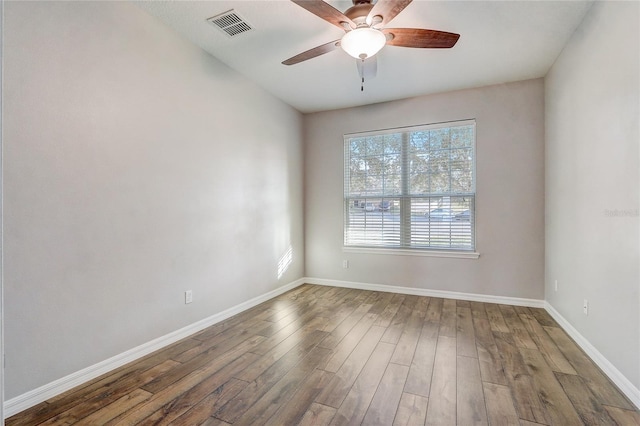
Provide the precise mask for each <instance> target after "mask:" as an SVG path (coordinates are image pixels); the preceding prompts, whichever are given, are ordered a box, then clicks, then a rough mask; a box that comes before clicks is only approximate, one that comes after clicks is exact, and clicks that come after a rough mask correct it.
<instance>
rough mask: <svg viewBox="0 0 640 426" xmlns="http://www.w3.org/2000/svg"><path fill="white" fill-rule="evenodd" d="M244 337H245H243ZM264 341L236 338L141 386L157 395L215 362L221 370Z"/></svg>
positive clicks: (260, 337)
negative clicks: (236, 339)
mask: <svg viewBox="0 0 640 426" xmlns="http://www.w3.org/2000/svg"><path fill="white" fill-rule="evenodd" d="M242 337H245V336H244V335H243V336H242ZM264 339H265V338H264V337H263V336H251V337H249V338H246V337H245V340H241V338H238V341H237V342H236V341H235V338H234V341H233V342H226V343H225V344H223V345H222V346H220V347H213V348H211V349H209V350H208V351H206V352H203V353H201V354H199V355H198V356H196V357H195V358H193V359H191V360H189V361H188V362H185V363H183V364H180V365H177V366H176V367H174V368H172V369H171V370H169V371H167V372H166V373H164V374H162V375H160V376H158V377H156V378H155V379H153V380H152V381H150V382H149V383H146V384H144V385H143V386H141V388H142V389H144V390H146V391H147V392H151V393H153V394H155V393H157V392H159V391H161V390H163V389H166V388H167V387H168V386H169V385H171V384H172V383H175V382H177V381H179V380H181V379H182V378H184V377H186V376H188V375H189V374H191V373H193V372H194V371H197V370H200V369H203V368H210V367H211V363H212V362H213V361H215V365H216V366H217V368H218V369H220V368H222V367H223V366H224V365H226V364H228V363H229V362H231V361H233V360H235V359H236V358H238V357H239V356H241V355H242V354H244V353H247V352H248V351H249V350H251V349H252V348H254V347H255V345H257V344H259V343H260V342H262V341H263V340H264ZM233 343H235V344H233Z"/></svg>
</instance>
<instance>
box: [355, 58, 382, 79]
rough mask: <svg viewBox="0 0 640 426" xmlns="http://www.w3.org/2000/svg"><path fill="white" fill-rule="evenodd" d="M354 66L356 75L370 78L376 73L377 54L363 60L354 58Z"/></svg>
mask: <svg viewBox="0 0 640 426" xmlns="http://www.w3.org/2000/svg"><path fill="white" fill-rule="evenodd" d="M356 66H357V67H358V75H359V76H360V78H361V79H362V78H364V79H366V80H369V79H372V78H374V77H375V76H376V74H377V73H378V56H377V55H376V56H372V57H370V58H367V59H365V60H364V61H363V60H362V59H356Z"/></svg>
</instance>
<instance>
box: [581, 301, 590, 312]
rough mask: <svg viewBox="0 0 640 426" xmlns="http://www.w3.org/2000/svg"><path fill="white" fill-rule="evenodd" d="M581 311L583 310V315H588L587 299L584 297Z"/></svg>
mask: <svg viewBox="0 0 640 426" xmlns="http://www.w3.org/2000/svg"><path fill="white" fill-rule="evenodd" d="M582 312H584V314H585V315H589V301H588V300H587V299H584V302H582Z"/></svg>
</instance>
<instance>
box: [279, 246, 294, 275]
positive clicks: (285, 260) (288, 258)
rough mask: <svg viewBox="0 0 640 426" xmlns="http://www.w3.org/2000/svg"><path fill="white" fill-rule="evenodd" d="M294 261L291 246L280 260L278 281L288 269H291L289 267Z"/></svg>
mask: <svg viewBox="0 0 640 426" xmlns="http://www.w3.org/2000/svg"><path fill="white" fill-rule="evenodd" d="M292 261H293V247H291V246H289V248H288V249H287V251H286V252H285V253H284V254H283V255H282V257H281V258H280V260H279V261H278V279H280V278H282V276H283V275H284V273H285V272H287V269H289V265H291V262H292Z"/></svg>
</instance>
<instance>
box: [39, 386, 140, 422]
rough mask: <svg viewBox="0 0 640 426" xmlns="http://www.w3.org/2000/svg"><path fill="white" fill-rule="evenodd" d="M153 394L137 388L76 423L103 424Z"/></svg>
mask: <svg viewBox="0 0 640 426" xmlns="http://www.w3.org/2000/svg"><path fill="white" fill-rule="evenodd" d="M152 396H153V395H152V394H151V393H149V392H147V391H144V390H142V389H135V390H133V391H132V392H129V393H127V394H125V395H124V396H122V397H120V398H119V399H117V400H115V401H114V402H112V403H111V404H109V405H106V406H104V407H102V408H101V409H99V410H97V411H93V412H92V413H91V414H90V415H88V416H87V417H84V418H83V419H81V420H80V421H78V422H77V423H74V424H76V425H78V426H92V425H103V424H105V423H107V422H108V421H109V420H111V419H113V418H114V417H116V416H117V415H118V413H124V412H125V411H128V410H130V409H131V408H133V407H135V406H136V405H138V404H140V403H142V402H144V401H147V400H148V399H149V398H151V397H152ZM44 424H46V423H44Z"/></svg>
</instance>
